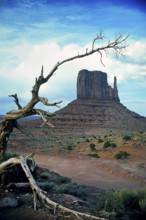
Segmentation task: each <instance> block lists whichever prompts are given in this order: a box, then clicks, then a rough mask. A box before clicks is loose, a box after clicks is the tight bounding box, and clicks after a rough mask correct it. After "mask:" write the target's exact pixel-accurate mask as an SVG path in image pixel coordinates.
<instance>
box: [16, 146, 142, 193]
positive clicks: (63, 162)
mask: <svg viewBox="0 0 146 220" xmlns="http://www.w3.org/2000/svg"><path fill="white" fill-rule="evenodd" d="M18 153H21V154H22V155H28V154H29V153H30V152H26V151H25V152H24V151H21V152H20V150H19V151H18ZM34 159H35V160H36V163H37V164H38V165H39V166H41V167H44V168H47V169H50V170H51V171H54V172H56V173H58V174H60V175H62V176H66V177H69V178H71V179H72V182H76V183H79V184H82V185H88V186H97V187H99V188H102V189H135V188H143V187H145V186H146V174H145V171H144V170H142V169H140V168H139V169H138V168H137V166H136V164H133V163H131V164H130V162H128V163H127V162H126V163H125V162H123V163H121V161H120V162H117V161H116V160H103V159H100V158H99V159H93V158H90V157H88V156H85V155H81V156H79V155H75V154H64V155H63V154H57V155H51V154H50V153H48V152H46V153H42V152H36V153H35V156H34Z"/></svg>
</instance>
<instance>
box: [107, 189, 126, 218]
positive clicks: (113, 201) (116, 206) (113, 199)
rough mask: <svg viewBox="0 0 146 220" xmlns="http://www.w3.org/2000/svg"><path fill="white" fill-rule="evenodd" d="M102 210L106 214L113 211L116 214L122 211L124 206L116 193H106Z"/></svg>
mask: <svg viewBox="0 0 146 220" xmlns="http://www.w3.org/2000/svg"><path fill="white" fill-rule="evenodd" d="M104 210H105V211H106V212H112V211H113V210H114V211H115V212H116V214H117V213H119V212H120V213H121V212H123V211H124V206H123V204H122V201H121V199H120V198H119V196H118V194H117V192H114V191H108V192H107V193H106V196H105V204H104Z"/></svg>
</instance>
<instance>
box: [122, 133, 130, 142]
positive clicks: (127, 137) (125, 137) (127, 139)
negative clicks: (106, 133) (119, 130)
mask: <svg viewBox="0 0 146 220" xmlns="http://www.w3.org/2000/svg"><path fill="white" fill-rule="evenodd" d="M123 140H125V141H131V136H130V135H127V134H125V135H124V136H123Z"/></svg>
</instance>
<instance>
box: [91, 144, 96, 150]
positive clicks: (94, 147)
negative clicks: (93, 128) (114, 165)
mask: <svg viewBox="0 0 146 220" xmlns="http://www.w3.org/2000/svg"><path fill="white" fill-rule="evenodd" d="M90 149H91V150H92V151H95V150H96V145H95V144H93V143H91V144H90Z"/></svg>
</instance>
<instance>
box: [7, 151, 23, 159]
mask: <svg viewBox="0 0 146 220" xmlns="http://www.w3.org/2000/svg"><path fill="white" fill-rule="evenodd" d="M19 156H20V154H18V153H16V152H13V151H7V152H6V155H5V160H8V159H10V158H13V157H19Z"/></svg>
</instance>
